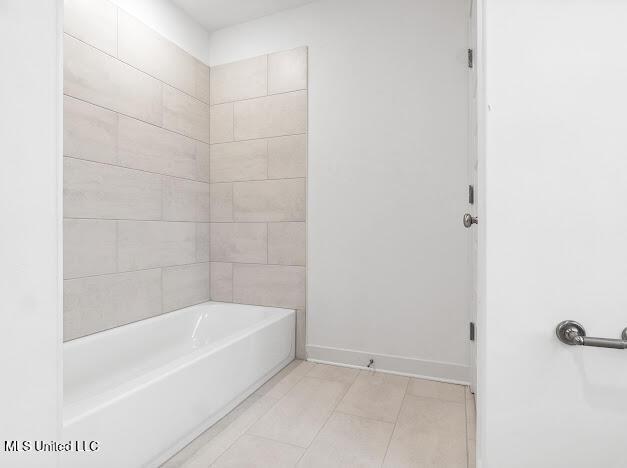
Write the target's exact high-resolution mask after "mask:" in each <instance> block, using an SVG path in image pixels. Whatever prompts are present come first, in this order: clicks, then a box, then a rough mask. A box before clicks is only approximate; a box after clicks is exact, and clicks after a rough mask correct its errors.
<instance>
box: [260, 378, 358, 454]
mask: <svg viewBox="0 0 627 468" xmlns="http://www.w3.org/2000/svg"><path fill="white" fill-rule="evenodd" d="M346 388H347V385H346V384H342V383H340V382H334V381H331V380H322V379H315V378H312V377H303V378H302V380H300V381H299V382H298V383H297V384H296V385H295V386H294V388H292V389H291V390H290V391H289V392H288V393H287V395H285V397H283V398H282V399H281V400H280V401H279V402H278V403H277V404H276V405H275V406H274V407H273V408H272V409H271V410H270V411H269V412H268V413H267V414H265V415H264V416H263V417H262V418H261V419H260V420H259V421H257V423H256V424H254V425H253V426H252V427H251V428H250V430H249V431H248V432H249V433H250V434H253V435H258V436H261V437H266V438H268V439H273V440H278V441H280V442H285V443H289V444H293V445H298V446H299V447H308V446H309V444H310V443H311V441H312V440H313V439H314V437H315V436H316V434H317V433H318V431H319V430H320V428H321V427H322V426H323V425H324V423H325V422H326V420H327V418H328V417H329V415H330V414H331V411H333V408H334V407H335V405H336V404H337V402H338V401H339V399H340V398H341V397H342V395H343V394H344V392H345V391H346Z"/></svg>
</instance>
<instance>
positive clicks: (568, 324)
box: [555, 320, 627, 349]
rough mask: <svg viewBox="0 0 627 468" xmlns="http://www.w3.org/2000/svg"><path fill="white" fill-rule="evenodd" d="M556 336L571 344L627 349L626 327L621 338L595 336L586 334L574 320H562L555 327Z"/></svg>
mask: <svg viewBox="0 0 627 468" xmlns="http://www.w3.org/2000/svg"><path fill="white" fill-rule="evenodd" d="M555 333H556V334H557V338H558V339H559V340H560V341H561V342H562V343H565V344H567V345H571V346H576V345H578V346H595V347H597V348H613V349H627V328H625V329H624V330H623V333H622V340H618V339H614V338H596V337H593V336H586V330H585V329H584V328H583V326H582V325H581V324H580V323H578V322H575V321H574V320H564V321H563V322H560V323H559V324H558V325H557V328H556V329H555Z"/></svg>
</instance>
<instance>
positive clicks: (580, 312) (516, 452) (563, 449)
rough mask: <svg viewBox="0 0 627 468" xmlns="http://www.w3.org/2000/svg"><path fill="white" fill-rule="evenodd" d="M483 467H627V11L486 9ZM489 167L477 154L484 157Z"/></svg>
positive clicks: (552, 6)
mask: <svg viewBox="0 0 627 468" xmlns="http://www.w3.org/2000/svg"><path fill="white" fill-rule="evenodd" d="M485 20H486V29H485V40H486V61H487V62H486V66H487V74H486V81H485V86H486V103H485V104H486V112H487V120H486V122H485V127H483V129H484V130H485V132H486V146H485V148H484V150H485V153H484V159H483V160H480V171H481V172H480V176H481V177H483V175H484V174H485V176H486V189H485V192H484V193H482V194H481V196H484V197H487V201H486V212H485V214H484V213H483V212H482V216H483V217H484V218H485V219H483V218H481V219H480V221H481V227H482V229H483V230H485V236H486V246H485V249H483V246H482V245H480V248H481V249H482V253H483V254H484V255H485V269H484V270H483V271H482V275H483V276H484V278H485V307H484V308H483V309H481V311H480V322H479V323H480V324H481V329H480V333H481V338H482V340H481V341H480V342H479V343H480V344H479V356H480V360H479V364H480V365H479V371H480V378H479V390H480V394H479V431H480V433H479V444H480V458H481V466H483V468H485V467H489V468H518V467H520V468H531V467H533V468H562V467H563V468H584V467H586V468H589V467H599V468H624V467H627V450H626V448H627V350H619V349H603V348H593V347H584V346H568V345H565V344H563V343H561V342H560V341H558V339H557V337H556V334H555V327H556V325H557V324H558V323H559V322H560V321H562V320H566V319H573V320H577V321H579V322H581V324H583V326H584V327H585V328H586V330H587V332H588V333H589V334H590V335H594V336H601V337H608V338H613V339H617V338H619V337H620V334H621V331H622V330H623V328H625V327H626V326H627V2H625V1H623V0H573V1H568V2H565V1H556V0H526V1H520V0H500V1H491V0H490V1H487V2H486V10H485ZM480 154H481V153H480Z"/></svg>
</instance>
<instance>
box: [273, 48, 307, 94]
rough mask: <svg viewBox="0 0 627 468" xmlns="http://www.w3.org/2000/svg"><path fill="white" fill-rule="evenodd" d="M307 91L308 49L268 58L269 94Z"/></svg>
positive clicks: (293, 50)
mask: <svg viewBox="0 0 627 468" xmlns="http://www.w3.org/2000/svg"><path fill="white" fill-rule="evenodd" d="M299 89H307V47H298V48H297V49H291V50H285V51H281V52H276V53H274V54H270V55H269V56H268V94H276V93H286V92H288V91H296V90H299Z"/></svg>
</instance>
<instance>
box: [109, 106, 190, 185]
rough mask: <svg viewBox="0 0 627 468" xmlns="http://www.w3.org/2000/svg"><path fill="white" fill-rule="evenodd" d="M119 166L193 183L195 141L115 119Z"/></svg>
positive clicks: (151, 127)
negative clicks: (116, 123) (187, 179)
mask: <svg viewBox="0 0 627 468" xmlns="http://www.w3.org/2000/svg"><path fill="white" fill-rule="evenodd" d="M118 158H119V164H121V165H122V166H126V167H132V168H135V169H142V170H145V171H150V172H156V173H159V174H168V175H173V176H178V177H186V178H189V179H193V178H195V177H196V141H195V140H192V139H191V138H187V137H184V136H183V135H179V134H178V133H174V132H171V131H168V130H165V129H163V128H160V127H156V126H154V125H151V124H147V123H145V122H142V121H140V120H137V119H132V118H130V117H126V116H124V115H120V118H119V141H118Z"/></svg>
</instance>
